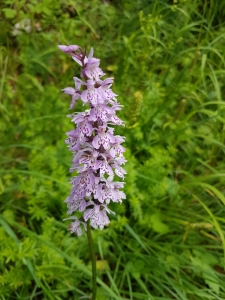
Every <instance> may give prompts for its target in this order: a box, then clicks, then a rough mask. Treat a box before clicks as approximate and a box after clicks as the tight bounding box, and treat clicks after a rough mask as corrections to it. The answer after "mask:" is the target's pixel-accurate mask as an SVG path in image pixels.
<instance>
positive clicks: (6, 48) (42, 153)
mask: <svg viewBox="0 0 225 300" xmlns="http://www.w3.org/2000/svg"><path fill="white" fill-rule="evenodd" d="M1 8H2V9H1V12H0V16H1V18H0V20H1V21H0V28H1V29H0V48H1V52H0V69H1V81H0V132H1V146H0V150H1V161H0V164H1V168H0V174H1V175H0V203H1V205H0V225H1V227H0V299H2V300H6V299H10V300H13V299H18V300H19V299H21V300H26V299H27V300H39V299H51V300H52V299H57V300H63V299H67V300H72V299H79V297H82V296H85V295H88V294H90V291H91V261H90V253H89V250H88V241H87V237H86V236H85V235H83V236H81V237H79V238H78V237H76V236H71V235H70V233H69V232H67V222H62V219H63V218H65V217H66V204H65V203H63V200H64V199H65V198H66V197H67V195H68V193H69V189H70V185H69V183H68V178H69V177H70V174H69V173H68V170H69V167H70V160H71V154H70V153H69V151H68V150H67V147H66V145H65V144H64V140H65V138H66V136H65V132H66V131H68V130H70V129H71V123H70V120H69V119H68V118H66V115H67V114H68V107H69V101H70V98H69V97H67V96H66V95H64V94H63V93H61V92H60V90H61V89H62V88H64V87H66V86H70V85H72V84H73V82H72V81H71V82H69V81H70V79H71V78H72V77H73V76H75V75H78V74H79V68H78V67H77V66H76V64H75V63H73V62H72V60H71V58H70V57H69V56H66V55H64V54H63V53H61V51H59V50H58V49H57V45H58V44H67V45H69V44H78V45H80V46H81V47H84V48H85V47H86V48H87V50H88V51H89V49H90V47H94V49H95V54H96V57H100V58H101V66H102V69H103V70H107V72H108V74H107V75H109V76H113V77H114V78H115V84H114V92H115V93H117V94H119V97H118V99H119V102H121V103H122V104H123V105H124V109H123V111H121V113H120V117H121V118H122V119H124V120H125V123H126V127H125V128H122V129H121V128H117V129H116V130H117V132H118V134H121V135H124V136H126V143H125V144H126V145H125V147H126V149H127V150H126V152H125V156H126V159H127V160H128V163H127V164H126V167H125V168H126V171H127V173H128V174H127V176H126V187H125V192H126V194H127V200H126V201H124V202H123V204H121V205H115V207H113V206H112V207H111V208H112V210H115V211H116V216H115V217H114V218H113V219H112V220H111V223H110V225H109V226H108V227H107V229H105V230H103V231H98V230H96V231H93V239H94V243H95V251H96V257H97V272H98V296H97V299H98V300H105V299H108V300H112V299H118V300H119V299H130V300H137V299H140V300H147V299H151V300H158V299H160V300H169V299H177V300H186V299H188V300H189V299H190V300H198V299H201V300H206V299H225V271H224V268H225V238H224V234H225V217H224V204H225V171H224V168H225V163H224V153H225V145H224V144H225V143H224V141H225V101H224V99H223V95H224V92H225V84H224V82H225V71H224V65H225V61H224V59H225V58H224V54H225V50H224V49H225V39H224V34H225V21H224V20H225V2H224V1H223V0H221V1H216V0H210V1H209V0H208V1H202V0H193V1H185V0H183V1H181V0H180V1H174V2H172V1H166V0H155V1H153V0H139V1H129V0H123V1H119V0H112V1H102V0H92V1H88V0H76V1H72V0H68V1H63V0H58V1H56V0H42V1H36V0H27V1H26V0H19V1H17V0H5V1H1ZM24 19H29V20H30V21H29V20H25V21H24ZM21 22H22V23H21ZM29 22H30V23H29ZM17 23H19V24H20V25H16V26H15V24H17ZM68 80H69V81H68ZM81 109H82V107H81V103H79V104H78V105H77V106H76V107H75V110H76V111H79V110H81Z"/></svg>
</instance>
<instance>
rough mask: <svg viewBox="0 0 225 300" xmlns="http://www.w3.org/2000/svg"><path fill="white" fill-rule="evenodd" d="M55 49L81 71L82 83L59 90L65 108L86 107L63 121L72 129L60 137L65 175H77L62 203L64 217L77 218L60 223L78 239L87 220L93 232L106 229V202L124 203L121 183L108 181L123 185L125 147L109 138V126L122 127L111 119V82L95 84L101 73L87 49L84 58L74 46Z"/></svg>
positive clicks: (115, 137) (113, 98)
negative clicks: (66, 154)
mask: <svg viewBox="0 0 225 300" xmlns="http://www.w3.org/2000/svg"><path fill="white" fill-rule="evenodd" d="M58 47H59V49H60V50H62V51H63V52H64V53H66V54H69V55H71V56H72V58H73V60H75V61H76V62H77V63H78V64H79V65H80V66H82V70H81V74H80V76H81V77H82V78H83V80H81V79H80V78H77V77H74V78H73V79H74V83H75V88H73V87H66V88H64V89H63V90H62V91H64V93H65V94H67V95H70V96H71V97H72V102H71V105H70V109H72V108H73V107H74V105H75V104H76V101H77V100H78V99H81V101H82V102H83V105H88V107H87V109H86V110H85V111H84V112H79V113H72V114H71V115H69V116H68V117H69V118H71V122H72V123H74V124H75V126H76V129H72V130H70V131H69V132H67V133H66V134H67V136H68V137H67V139H66V141H65V143H66V144H67V145H68V147H69V150H70V151H71V152H72V154H73V158H72V166H71V168H70V172H74V171H76V172H77V176H74V177H72V178H71V180H70V182H71V185H72V188H71V192H70V196H69V197H67V199H66V200H65V202H66V203H67V208H68V214H69V215H70V214H73V213H75V212H76V211H78V212H79V213H82V214H83V215H82V217H81V218H79V219H78V217H77V216H74V215H72V216H71V217H69V218H67V219H65V220H68V219H70V220H73V222H72V223H71V224H70V226H69V228H68V229H69V230H70V231H71V233H76V234H77V235H78V236H80V235H81V234H82V228H84V229H85V230H86V228H87V224H86V223H87V222H88V221H89V220H90V225H91V226H92V227H93V228H95V229H97V228H99V229H100V230H102V229H103V228H104V227H105V226H107V225H108V224H109V223H110V220H109V218H108V214H110V213H114V212H112V211H111V210H110V209H109V208H108V205H109V204H110V202H111V201H112V202H117V203H118V202H119V203H121V202H122V201H123V199H126V195H125V194H124V192H123V191H121V189H123V187H124V182H123V181H113V179H114V177H115V176H118V178H121V179H122V180H123V179H124V175H125V174H126V172H125V170H124V169H123V168H122V167H121V166H122V165H123V164H124V163H125V162H126V160H125V158H124V156H123V152H125V148H124V147H123V146H122V145H121V144H122V143H123V142H124V139H125V138H124V137H121V136H119V135H114V128H113V127H110V125H119V126H124V124H123V121H122V120H121V119H119V118H118V117H117V115H116V112H117V111H118V110H121V107H122V106H121V105H120V104H119V103H118V102H117V99H116V96H117V95H116V94H115V93H114V92H113V91H112V89H111V86H112V84H113V78H106V79H104V80H101V79H100V78H101V77H102V76H104V75H105V74H104V73H103V71H102V69H101V68H100V67H99V65H100V59H98V58H94V57H93V54H94V50H93V48H91V50H90V53H89V55H88V57H86V52H85V51H83V50H82V49H81V48H80V47H79V46H77V45H70V46H65V45H59V46H58ZM81 225H82V226H81Z"/></svg>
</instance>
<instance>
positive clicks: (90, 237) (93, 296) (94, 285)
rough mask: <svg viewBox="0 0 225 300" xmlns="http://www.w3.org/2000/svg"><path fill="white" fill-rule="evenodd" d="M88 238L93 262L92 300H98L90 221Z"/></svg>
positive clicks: (88, 223)
mask: <svg viewBox="0 0 225 300" xmlns="http://www.w3.org/2000/svg"><path fill="white" fill-rule="evenodd" d="M87 237H88V243H89V248H90V254H91V261H92V297H91V299H92V300H96V292H97V283H96V258H95V252H94V245H93V240H92V236H91V226H90V219H89V220H88V222H87Z"/></svg>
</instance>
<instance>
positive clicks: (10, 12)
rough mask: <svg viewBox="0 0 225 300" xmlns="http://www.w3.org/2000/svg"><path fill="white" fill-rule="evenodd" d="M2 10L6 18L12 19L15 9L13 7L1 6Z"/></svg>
mask: <svg viewBox="0 0 225 300" xmlns="http://www.w3.org/2000/svg"><path fill="white" fill-rule="evenodd" d="M2 11H4V14H5V17H6V18H7V19H13V18H14V17H15V16H16V10H14V9H10V8H3V9H2Z"/></svg>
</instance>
